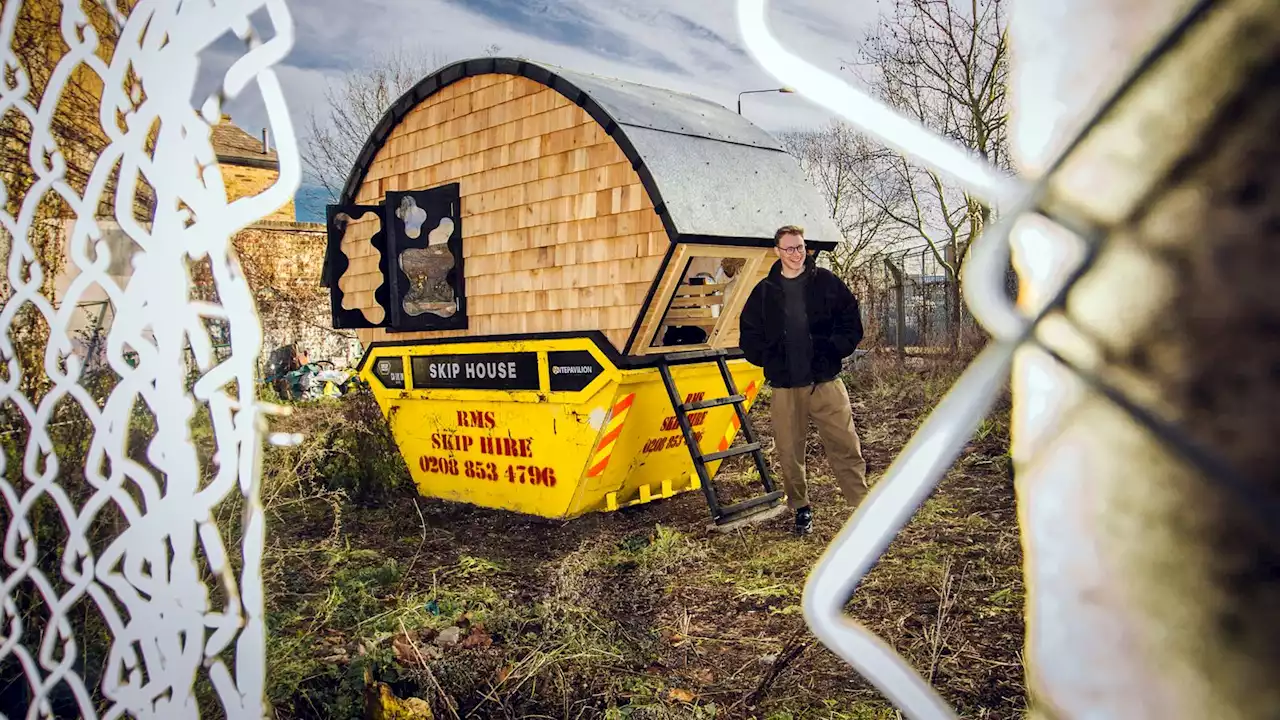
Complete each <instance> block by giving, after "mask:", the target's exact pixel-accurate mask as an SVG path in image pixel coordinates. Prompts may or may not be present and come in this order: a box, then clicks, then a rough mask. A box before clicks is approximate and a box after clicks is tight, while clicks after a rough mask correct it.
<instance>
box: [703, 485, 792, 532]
mask: <svg viewBox="0 0 1280 720" xmlns="http://www.w3.org/2000/svg"><path fill="white" fill-rule="evenodd" d="M786 495H787V493H786V491H784V490H774V491H773V492H771V493H769V494H768V495H761V496H760V497H754V498H751V499H750V500H743V501H742V502H740V503H738V504H736V505H727V506H725V507H722V508H720V517H719V519H717V521H716V522H717V524H719V523H721V522H727V521H729V520H733V519H734V516H735V515H741V514H742V513H743V512H744V511H747V510H750V509H752V508H756V507H759V506H761V505H767V504H769V503H772V502H775V501H777V500H779V499H781V498H784V497H786Z"/></svg>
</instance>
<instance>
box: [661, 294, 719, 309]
mask: <svg viewBox="0 0 1280 720" xmlns="http://www.w3.org/2000/svg"><path fill="white" fill-rule="evenodd" d="M723 303H724V298H723V297H721V296H719V295H714V296H711V297H698V298H696V299H695V298H682V297H680V296H679V295H677V296H676V297H674V298H672V300H671V304H670V305H669V306H668V307H671V308H699V307H710V306H712V305H722V304H723Z"/></svg>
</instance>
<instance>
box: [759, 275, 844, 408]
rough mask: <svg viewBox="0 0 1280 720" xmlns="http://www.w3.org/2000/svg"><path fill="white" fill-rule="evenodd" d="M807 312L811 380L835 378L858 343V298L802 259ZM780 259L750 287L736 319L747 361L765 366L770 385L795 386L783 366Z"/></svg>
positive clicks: (784, 323) (783, 302)
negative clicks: (804, 266)
mask: <svg viewBox="0 0 1280 720" xmlns="http://www.w3.org/2000/svg"><path fill="white" fill-rule="evenodd" d="M806 266H807V268H808V269H807V271H806V272H805V277H806V278H807V279H806V281H805V312H806V313H808V315H809V337H810V338H811V339H812V341H813V381H814V382H815V383H822V382H827V381H828V380H834V379H835V378H836V376H837V375H839V374H840V367H841V365H842V364H843V362H844V359H845V358H847V357H849V356H850V355H852V354H853V351H854V350H855V349H857V347H858V343H860V342H862V313H861V311H860V310H859V308H858V299H857V298H855V297H854V296H853V293H852V292H850V291H849V288H848V287H846V286H845V284H844V283H843V282H841V281H840V278H838V277H836V276H835V274H833V273H832V272H831V271H830V270H826V269H824V268H820V267H818V266H816V265H814V263H813V258H812V257H810V258H809V259H808V260H807V261H806ZM781 277H782V263H781V262H775V263H774V264H773V269H772V270H770V271H769V275H768V277H766V278H765V279H764V280H761V281H760V284H758V285H756V286H755V287H754V288H752V290H751V295H750V296H749V297H748V298H747V303H746V305H745V306H744V307H743V308H742V315H741V317H740V318H739V319H738V329H739V340H738V345H739V347H741V348H742V352H743V354H744V355H745V356H746V359H747V362H749V363H751V364H752V365H758V366H760V367H762V368H764V376H765V379H766V380H768V381H769V383H770V384H771V385H773V386H774V387H794V386H795V385H796V383H794V382H793V381H792V378H791V377H790V375H791V373H790V370H789V369H788V367H787V350H786V331H787V319H786V300H785V298H784V297H783V289H782V285H781V283H780V279H781Z"/></svg>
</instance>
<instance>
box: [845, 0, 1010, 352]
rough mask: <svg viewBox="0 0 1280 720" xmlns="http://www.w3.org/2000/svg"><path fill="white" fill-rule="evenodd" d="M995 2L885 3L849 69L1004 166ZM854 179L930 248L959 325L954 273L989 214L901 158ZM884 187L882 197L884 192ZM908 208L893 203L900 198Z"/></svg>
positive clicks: (1001, 40)
mask: <svg viewBox="0 0 1280 720" xmlns="http://www.w3.org/2000/svg"><path fill="white" fill-rule="evenodd" d="M1004 2H1005V0H894V2H893V8H892V10H891V11H890V12H889V13H888V14H886V15H884V16H882V17H881V18H880V21H879V23H878V24H877V25H876V27H875V28H874V29H873V30H872V31H871V32H870V33H869V34H868V36H867V37H866V39H865V40H864V42H863V45H862V48H861V52H860V60H859V62H858V63H856V65H855V71H856V72H857V73H858V74H859V75H860V76H861V77H862V79H863V80H864V81H865V82H866V83H867V84H869V85H870V86H871V87H873V88H874V89H875V91H876V92H877V93H878V94H879V95H880V96H881V97H882V98H883V99H884V100H885V101H887V102H889V103H890V104H892V105H893V106H894V107H896V108H898V109H900V110H902V111H904V112H906V113H908V114H911V115H913V116H915V117H916V118H918V119H919V120H920V121H922V122H923V123H924V124H925V125H926V126H928V127H930V128H932V129H933V130H934V131H936V132H938V133H941V134H943V135H945V136H947V137H949V138H951V139H952V140H955V141H956V142H958V143H960V144H962V145H964V146H966V147H968V148H970V149H972V150H973V151H975V152H977V153H978V154H980V155H981V156H982V157H984V158H986V159H987V160H988V161H990V162H992V163H994V164H996V165H997V166H1001V167H1007V166H1008V165H1009V157H1008V128H1007V123H1008V110H1007V106H1006V95H1005V91H1006V86H1007V76H1008V65H1009V63H1008V37H1007V30H1006V25H1007V18H1006V17H1005V13H1004ZM864 177H871V178H874V179H875V180H876V182H870V181H867V182H864V183H863V188H862V189H863V194H864V195H865V196H866V197H867V198H868V199H869V201H870V202H872V203H873V204H875V205H876V206H877V207H880V208H881V209H883V210H884V211H885V212H886V213H887V214H889V216H890V217H891V218H892V219H893V221H894V222H895V223H896V224H897V225H898V226H899V227H900V228H901V229H903V230H904V231H906V232H907V233H909V234H911V235H916V236H919V237H920V238H921V239H922V240H924V241H925V242H927V243H928V244H929V246H930V247H931V248H932V250H933V253H934V255H935V256H936V258H937V260H938V262H939V263H940V264H941V265H942V266H943V268H945V271H946V273H947V276H948V281H949V284H950V285H951V287H952V289H951V295H952V302H951V312H952V321H953V323H954V325H955V328H956V329H958V328H959V319H960V317H959V316H960V302H959V275H960V271H961V265H962V263H963V260H964V257H965V253H966V251H967V250H968V246H969V243H970V242H971V241H972V239H973V238H975V237H977V236H978V234H979V233H981V231H982V228H983V227H984V226H985V225H986V224H987V223H988V222H989V221H990V217H991V209H990V208H988V207H987V206H985V205H984V204H982V203H981V202H979V201H978V200H977V199H976V198H974V197H972V196H970V195H969V194H968V193H966V192H964V191H962V190H960V189H957V188H954V187H950V186H948V185H947V184H946V183H945V182H943V181H942V179H941V178H939V177H938V176H937V174H936V173H933V172H931V171H929V170H926V169H924V168H921V167H919V166H917V165H915V164H914V163H912V162H910V161H908V160H907V159H906V158H903V157H901V156H895V157H893V158H891V159H890V160H889V161H888V162H887V163H886V166H885V167H884V168H882V172H880V173H879V174H878V175H873V176H864ZM886 190H887V193H886V192H885V191H886ZM904 195H905V196H906V197H907V198H909V202H907V203H900V202H898V201H899V200H900V199H901V197H902V196H904Z"/></svg>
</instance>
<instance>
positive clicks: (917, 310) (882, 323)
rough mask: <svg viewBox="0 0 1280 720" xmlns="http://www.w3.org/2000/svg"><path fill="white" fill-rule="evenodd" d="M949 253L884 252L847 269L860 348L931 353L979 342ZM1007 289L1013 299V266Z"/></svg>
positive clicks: (920, 248)
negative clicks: (858, 307) (859, 318)
mask: <svg viewBox="0 0 1280 720" xmlns="http://www.w3.org/2000/svg"><path fill="white" fill-rule="evenodd" d="M951 257H952V253H951V252H949V248H938V249H937V250H935V249H934V247H933V246H931V245H928V244H925V245H917V246H913V247H907V248H898V249H891V250H884V251H880V252H876V253H874V254H870V255H867V256H865V257H864V258H863V259H862V260H861V261H860V262H858V263H857V264H855V265H854V266H853V267H852V268H851V269H850V270H849V271H848V272H847V273H846V276H845V277H844V278H843V279H844V281H845V282H846V283H847V284H848V285H849V289H850V290H852V291H853V294H854V295H855V296H856V297H857V298H858V302H859V304H860V305H861V308H862V324H863V328H864V330H865V335H864V338H865V339H864V340H863V344H862V347H863V348H864V349H866V350H875V349H878V348H893V349H896V350H897V351H899V352H901V353H903V354H929V353H936V352H939V351H945V350H948V349H954V348H957V347H959V346H960V345H963V344H968V345H976V344H981V342H980V340H978V339H977V338H979V337H981V335H982V334H983V333H982V330H981V329H980V328H979V327H978V325H977V323H975V322H974V319H973V316H972V315H971V314H970V313H969V311H968V309H967V308H966V307H965V303H964V297H963V292H962V290H961V289H960V284H959V283H958V282H957V281H956V280H955V277H954V273H953V272H952V270H951V269H950V268H951V267H953V266H954V264H955V263H954V262H953V261H951V260H950V258H951ZM960 272H961V273H963V272H964V266H963V263H961V265H960ZM1005 292H1006V293H1007V294H1008V296H1009V297H1010V298H1015V297H1017V293H1018V277H1017V274H1016V273H1015V272H1014V270H1013V268H1012V266H1011V267H1009V268H1008V269H1007V270H1006V272H1005Z"/></svg>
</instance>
